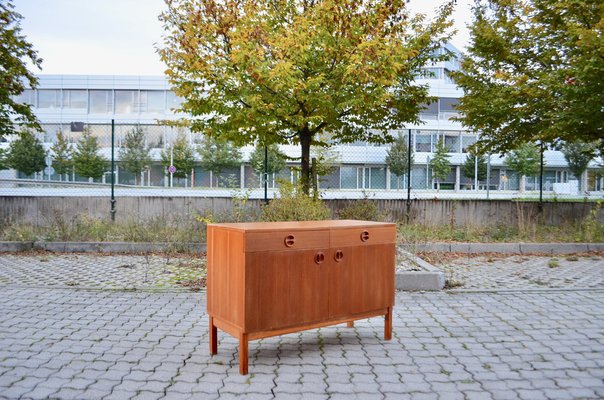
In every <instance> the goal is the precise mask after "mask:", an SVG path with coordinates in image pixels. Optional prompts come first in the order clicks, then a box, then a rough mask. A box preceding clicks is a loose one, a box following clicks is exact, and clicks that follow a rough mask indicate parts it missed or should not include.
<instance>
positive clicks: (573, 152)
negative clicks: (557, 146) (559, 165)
mask: <svg viewBox="0 0 604 400" xmlns="http://www.w3.org/2000/svg"><path fill="white" fill-rule="evenodd" d="M562 153H563V154H564V158H565V159H566V162H567V163H568V169H570V172H572V173H573V175H574V176H575V177H576V178H577V179H578V180H579V184H580V185H581V187H580V189H581V190H583V187H582V186H583V182H582V179H581V177H582V175H583V173H584V172H585V170H586V169H587V166H588V165H589V162H590V161H591V160H593V159H594V157H595V155H596V146H595V145H594V144H593V143H585V142H580V141H577V142H571V143H565V144H564V145H563V146H562Z"/></svg>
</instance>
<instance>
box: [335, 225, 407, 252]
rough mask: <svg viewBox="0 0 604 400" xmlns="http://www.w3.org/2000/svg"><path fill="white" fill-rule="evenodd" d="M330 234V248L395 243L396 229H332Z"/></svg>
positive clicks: (393, 227) (392, 227)
mask: <svg viewBox="0 0 604 400" xmlns="http://www.w3.org/2000/svg"><path fill="white" fill-rule="evenodd" d="M330 234H331V237H330V244H331V246H332V247H345V246H359V245H369V244H381V243H395V240H396V227H395V226H394V225H392V226H391V227H390V226H388V227H376V228H373V227H365V228H349V229H333V230H332V231H331V233H330Z"/></svg>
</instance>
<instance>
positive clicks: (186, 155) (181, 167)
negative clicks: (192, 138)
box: [161, 132, 195, 178]
mask: <svg viewBox="0 0 604 400" xmlns="http://www.w3.org/2000/svg"><path fill="white" fill-rule="evenodd" d="M171 159H172V163H173V165H174V166H175V167H176V172H175V173H174V176H175V177H176V178H186V177H187V176H189V174H190V173H191V171H192V170H193V168H194V167H195V156H194V155H193V148H192V147H191V146H190V145H189V141H188V140H187V137H186V136H185V134H184V133H182V132H179V133H178V136H177V137H176V140H174V143H173V144H172V146H171V147H170V148H167V149H165V150H162V152H161V164H162V165H163V166H165V167H166V168H168V167H169V166H170V160H171Z"/></svg>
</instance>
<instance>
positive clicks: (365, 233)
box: [361, 231, 369, 242]
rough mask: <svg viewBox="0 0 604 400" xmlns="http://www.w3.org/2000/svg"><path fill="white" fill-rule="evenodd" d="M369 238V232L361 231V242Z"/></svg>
mask: <svg viewBox="0 0 604 400" xmlns="http://www.w3.org/2000/svg"><path fill="white" fill-rule="evenodd" d="M368 240H369V232H367V231H363V232H361V242H366V241H368Z"/></svg>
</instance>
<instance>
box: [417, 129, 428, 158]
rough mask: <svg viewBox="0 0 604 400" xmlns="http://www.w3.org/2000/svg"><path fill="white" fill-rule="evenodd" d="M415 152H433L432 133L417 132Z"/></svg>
mask: <svg viewBox="0 0 604 400" xmlns="http://www.w3.org/2000/svg"><path fill="white" fill-rule="evenodd" d="M420 132H422V133H420ZM415 151H417V152H423V153H430V152H431V151H432V134H431V133H429V132H428V133H425V131H417V133H416V134H415Z"/></svg>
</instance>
